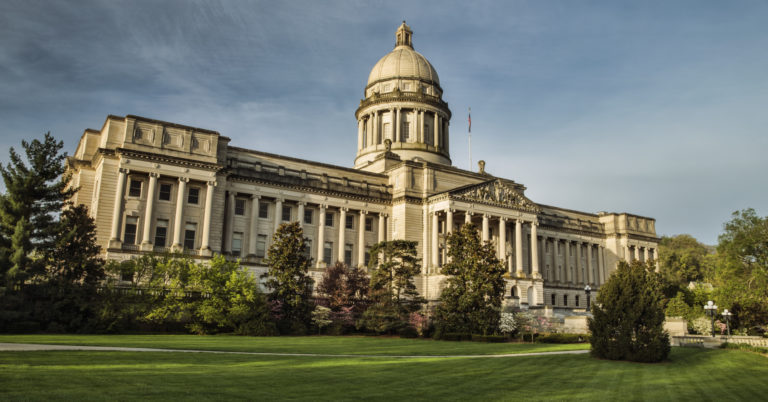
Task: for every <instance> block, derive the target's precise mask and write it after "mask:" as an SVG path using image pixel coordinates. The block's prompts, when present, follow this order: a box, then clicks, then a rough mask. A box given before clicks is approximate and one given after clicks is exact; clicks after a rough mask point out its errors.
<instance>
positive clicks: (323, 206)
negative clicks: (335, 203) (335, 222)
mask: <svg viewBox="0 0 768 402" xmlns="http://www.w3.org/2000/svg"><path fill="white" fill-rule="evenodd" d="M326 209H328V204H320V210H321V211H323V212H325V210H326Z"/></svg>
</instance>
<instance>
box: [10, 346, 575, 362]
mask: <svg viewBox="0 0 768 402" xmlns="http://www.w3.org/2000/svg"><path fill="white" fill-rule="evenodd" d="M48 350H86V351H103V352H176V353H215V354H227V355H253V356H307V357H365V358H372V357H378V358H388V359H391V358H397V359H446V358H457V357H460V358H499V357H525V356H549V355H580V354H585V353H589V350H563V351H557V352H532V353H504V354H497V355H428V356H397V355H351V354H338V355H334V354H322V353H278V352H233V351H224V350H195V349H154V348H126V347H121V346H78V345H44V344H36V343H0V352H24V351H28V352H34V351H48Z"/></svg>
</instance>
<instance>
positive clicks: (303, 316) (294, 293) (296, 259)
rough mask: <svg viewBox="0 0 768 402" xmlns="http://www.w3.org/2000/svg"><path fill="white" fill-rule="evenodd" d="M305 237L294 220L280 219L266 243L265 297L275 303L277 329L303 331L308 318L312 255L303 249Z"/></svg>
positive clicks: (310, 311)
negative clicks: (266, 295) (267, 269)
mask: <svg viewBox="0 0 768 402" xmlns="http://www.w3.org/2000/svg"><path fill="white" fill-rule="evenodd" d="M306 248H307V239H306V238H305V237H304V231H303V230H302V228H301V226H299V223H298V222H292V223H284V224H282V225H280V226H279V227H278V228H277V231H276V232H275V234H274V236H273V237H272V245H271V246H269V251H268V253H267V258H266V263H267V265H269V271H268V272H266V273H265V274H263V275H262V277H263V278H267V281H266V286H267V288H268V289H270V293H269V295H268V299H269V301H270V302H271V303H273V305H274V306H279V314H278V315H279V319H278V323H277V324H278V328H279V329H280V332H281V333H293V334H304V333H306V332H307V327H308V326H309V325H310V324H311V322H312V308H313V305H312V300H311V296H312V283H313V281H312V278H311V277H310V276H309V274H308V272H309V267H310V265H311V264H312V259H311V258H309V257H307V256H306V254H305V250H306Z"/></svg>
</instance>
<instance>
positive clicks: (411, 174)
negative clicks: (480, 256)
mask: <svg viewBox="0 0 768 402" xmlns="http://www.w3.org/2000/svg"><path fill="white" fill-rule="evenodd" d="M363 93H364V98H363V99H362V100H361V101H360V105H359V107H358V108H357V110H356V111H355V117H356V118H357V133H356V134H357V135H356V141H357V155H356V157H355V159H354V167H343V166H335V165H329V164H325V163H321V162H314V161H308V160H303V159H298V158H293V157H290V156H283V155H276V154H271V153H267V152H262V151H259V150H253V149H245V148H239V147H237V146H236V145H234V144H230V141H231V140H230V138H228V137H226V136H224V135H221V134H220V133H219V132H217V131H213V130H209V129H202V128H196V127H190V126H186V125H183V124H179V123H171V122H166V121H160V120H155V119H149V118H145V117H139V116H134V115H126V116H113V115H110V116H107V118H106V121H105V122H104V124H103V126H102V127H101V129H100V130H94V129H87V130H85V132H84V133H83V135H82V137H81V139H80V141H79V143H78V145H77V149H76V151H75V152H74V154H73V156H72V157H71V158H70V159H69V169H70V172H71V173H72V178H73V179H72V180H73V184H74V185H75V186H77V187H79V188H80V191H78V193H77V194H76V196H75V199H74V201H75V202H76V203H78V204H83V205H86V206H87V207H88V208H89V211H90V214H91V216H92V217H93V218H94V219H95V221H96V228H97V241H98V243H99V244H100V245H101V246H102V248H103V252H104V256H105V258H108V259H117V260H122V259H127V258H132V257H135V256H138V255H141V254H144V253H166V252H182V253H185V254H187V255H189V256H191V257H192V258H196V259H200V260H205V259H207V258H210V257H211V256H212V255H213V254H216V253H219V254H223V255H226V256H228V257H231V258H239V259H240V260H241V262H242V264H243V265H244V266H246V267H248V268H249V269H251V270H252V271H253V272H255V273H261V272H265V271H266V269H267V268H266V266H265V265H264V263H263V261H264V257H265V255H266V250H268V248H269V245H270V242H271V238H272V234H273V233H274V231H275V230H276V228H277V227H278V226H279V225H280V224H281V223H284V222H298V223H299V224H300V225H301V226H302V227H303V229H304V234H305V236H306V237H307V238H308V239H309V249H308V250H307V252H308V253H309V255H310V256H311V257H312V259H313V264H314V265H313V268H312V271H311V274H312V276H313V277H314V279H315V281H316V282H317V281H318V280H319V278H320V277H321V276H322V273H323V271H324V269H325V268H326V267H328V266H330V265H332V264H335V263H336V262H337V261H343V262H345V263H346V264H348V265H350V266H363V265H366V264H367V262H368V259H369V258H370V256H369V250H370V248H371V246H372V245H373V244H375V243H377V242H379V241H383V240H393V239H404V240H412V241H416V242H418V253H419V257H420V258H421V266H422V271H421V273H420V275H418V276H417V277H416V278H415V283H416V286H417V288H418V289H419V291H420V292H421V294H422V296H424V297H425V298H426V299H427V300H431V301H434V300H436V299H437V298H438V297H439V294H440V290H441V287H442V286H443V284H444V282H445V276H444V275H442V274H441V266H442V264H443V263H444V262H445V260H446V248H445V236H446V234H447V233H449V232H451V231H454V230H456V229H457V228H458V227H459V226H460V225H462V224H464V223H472V224H474V225H476V226H477V228H478V229H479V231H480V233H481V236H482V239H483V240H485V241H489V242H491V243H492V244H493V245H494V246H495V249H496V250H497V252H498V257H499V258H500V259H501V260H502V261H504V263H505V264H506V267H507V271H508V273H507V274H506V275H505V278H506V279H505V280H506V285H507V291H506V300H507V303H512V304H515V305H518V306H520V307H522V308H543V307H550V308H555V309H584V308H585V307H586V300H585V297H584V288H585V286H586V285H589V286H590V287H591V288H592V289H594V290H596V291H599V287H600V285H601V284H602V283H604V282H605V280H606V278H607V277H608V276H609V275H610V274H611V272H612V271H613V270H614V269H615V268H616V265H617V263H618V262H619V261H622V260H624V261H631V260H638V259H639V260H641V261H644V260H649V259H656V257H657V252H658V251H657V250H658V242H659V238H658V237H657V236H656V231H655V220H654V219H653V218H649V217H643V216H638V215H634V214H631V213H623V212H622V213H613V212H599V213H591V212H580V211H574V210H571V209H567V208H563V207H555V206H550V205H543V204H539V203H537V202H535V201H534V200H531V199H529V198H528V197H527V196H526V194H525V190H526V187H525V186H524V185H523V184H522V183H518V182H515V181H514V180H512V179H509V178H504V177H500V176H496V175H493V174H490V173H488V172H485V169H484V163H483V162H482V161H481V162H480V164H479V169H478V171H477V172H473V171H468V170H464V169H460V168H458V167H455V166H453V165H452V164H451V153H450V151H451V147H450V141H451V124H450V122H451V110H450V108H449V107H448V104H447V103H446V102H445V101H444V100H443V88H442V87H441V86H440V79H439V77H438V75H437V71H436V70H435V68H434V67H433V66H432V64H430V62H429V61H428V60H427V59H426V58H425V57H424V56H422V55H421V54H420V53H418V52H416V51H415V50H414V47H413V32H412V31H411V29H410V28H409V27H408V26H407V25H406V24H405V23H403V24H402V25H400V27H399V28H398V29H397V31H396V33H395V48H394V50H392V51H391V52H389V53H387V54H386V55H384V57H382V58H381V59H380V60H379V61H378V62H377V63H376V64H375V65H374V66H373V68H372V69H371V73H370V75H369V77H368V82H367V84H366V85H365V88H364V90H363ZM350 112H351V111H350ZM349 134H350V135H349V141H355V135H354V132H353V130H350V133H349ZM494 173H503V172H494Z"/></svg>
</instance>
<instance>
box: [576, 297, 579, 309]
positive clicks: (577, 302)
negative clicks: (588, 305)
mask: <svg viewBox="0 0 768 402" xmlns="http://www.w3.org/2000/svg"><path fill="white" fill-rule="evenodd" d="M575 299H576V300H575V302H576V307H579V295H576V297H575Z"/></svg>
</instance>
